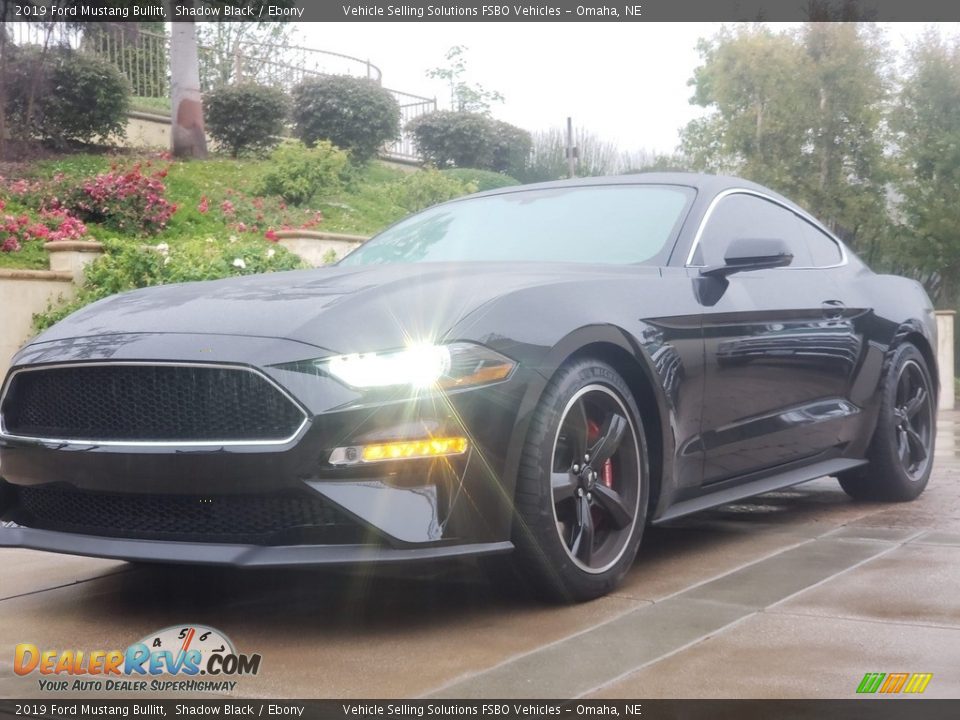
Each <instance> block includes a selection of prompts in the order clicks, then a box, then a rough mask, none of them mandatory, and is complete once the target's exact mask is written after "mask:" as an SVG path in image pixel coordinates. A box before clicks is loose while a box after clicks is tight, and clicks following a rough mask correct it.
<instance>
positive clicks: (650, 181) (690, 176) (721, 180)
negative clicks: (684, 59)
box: [469, 172, 794, 205]
mask: <svg viewBox="0 0 960 720" xmlns="http://www.w3.org/2000/svg"><path fill="white" fill-rule="evenodd" d="M597 185H683V186H686V187H691V188H695V189H696V190H698V191H702V192H703V193H704V194H707V195H713V194H715V193H718V192H722V191H723V190H728V189H732V188H745V189H748V190H757V191H760V192H763V193H765V194H767V195H771V196H772V197H775V198H777V199H778V200H783V201H784V202H788V203H789V202H790V201H789V200H787V199H786V198H784V197H782V196H781V195H779V194H778V193H776V192H774V191H773V190H771V189H770V188H767V187H764V186H763V185H758V184H757V183H754V182H750V181H749V180H744V179H743V178H738V177H734V176H732V175H708V174H706V173H692V172H649V173H637V174H634V175H604V176H599V177H580V178H572V179H570V180H553V181H550V182H541V183H531V184H529V185H510V186H508V187H503V188H497V189H495V190H488V191H486V192H482V193H475V194H473V195H470V196H469V197H483V196H487V195H503V194H505V193H511V192H519V191H526V190H550V189H553V188H572V187H591V186H593V187H595V186H597ZM790 204H791V205H793V204H794V203H790Z"/></svg>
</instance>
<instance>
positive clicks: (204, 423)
mask: <svg viewBox="0 0 960 720" xmlns="http://www.w3.org/2000/svg"><path fill="white" fill-rule="evenodd" d="M2 410H3V421H4V425H5V427H6V430H7V432H9V433H11V434H14V435H26V436H31V437H49V438H55V439H63V440H74V439H77V440H144V441H205V440H282V439H284V438H287V437H290V436H291V435H292V434H293V433H294V432H295V431H296V429H297V427H299V425H300V423H301V422H302V421H303V414H302V413H301V411H300V410H299V409H298V408H297V407H296V406H295V405H294V404H293V403H292V402H291V401H290V400H289V399H288V398H287V397H286V396H284V395H283V393H281V392H280V391H279V390H278V389H277V388H276V387H275V386H274V385H272V384H271V383H269V382H268V381H267V380H266V379H264V378H263V377H261V376H260V375H258V374H256V373H253V372H249V371H246V370H240V369H236V368H218V367H204V366H190V365H184V366H165V365H121V364H118V365H90V366H82V365H80V366H74V367H64V368H50V369H47V370H31V371H27V372H20V373H18V374H16V375H15V376H14V377H13V379H12V380H11V383H10V389H9V390H8V391H7V394H6V397H5V398H4V402H3V408H2Z"/></svg>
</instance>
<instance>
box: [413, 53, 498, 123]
mask: <svg viewBox="0 0 960 720" xmlns="http://www.w3.org/2000/svg"><path fill="white" fill-rule="evenodd" d="M467 50H468V48H467V47H466V46H465V45H454V46H453V47H452V48H450V49H449V50H447V54H446V60H447V64H446V65H445V66H440V67H435V68H433V69H432V70H427V77H428V78H431V79H433V80H443V81H444V82H445V83H447V85H448V86H449V87H450V109H451V110H455V111H457V112H469V113H482V114H484V115H489V114H490V106H491V105H492V104H493V103H495V102H503V101H504V97H503V95H501V94H500V93H499V92H497V91H496V90H487V89H486V88H484V87H483V85H480V84H479V83H474V84H472V85H468V84H467V83H466V81H465V80H464V78H463V76H464V75H465V74H466V72H467V58H466V54H467Z"/></svg>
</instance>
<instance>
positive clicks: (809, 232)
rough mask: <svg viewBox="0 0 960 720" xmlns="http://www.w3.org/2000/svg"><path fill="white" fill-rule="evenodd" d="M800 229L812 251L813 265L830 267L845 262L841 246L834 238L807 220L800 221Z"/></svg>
mask: <svg viewBox="0 0 960 720" xmlns="http://www.w3.org/2000/svg"><path fill="white" fill-rule="evenodd" d="M800 227H801V229H802V230H803V237H804V239H805V240H806V241H807V248H808V249H809V251H810V258H811V261H810V264H811V265H813V266H814V267H829V266H830V265H836V264H837V263H839V262H840V261H841V260H843V255H842V254H841V253H840V246H839V245H837V243H836V242H834V240H833V238H831V237H830V236H829V235H826V234H824V232H823V231H822V230H820V229H819V228H817V227H816V226H814V225H811V224H810V223H808V222H807V221H806V220H803V219H801V220H800Z"/></svg>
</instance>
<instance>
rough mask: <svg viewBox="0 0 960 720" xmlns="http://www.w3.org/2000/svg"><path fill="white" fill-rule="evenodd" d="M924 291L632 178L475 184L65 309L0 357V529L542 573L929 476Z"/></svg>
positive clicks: (745, 197)
mask: <svg viewBox="0 0 960 720" xmlns="http://www.w3.org/2000/svg"><path fill="white" fill-rule="evenodd" d="M935 347H936V336H935V324H934V316H933V308H932V307H931V304H930V301H929V300H928V298H927V296H926V294H925V293H924V291H923V289H922V288H921V286H920V285H918V284H917V283H915V282H913V281H911V280H907V279H904V278H899V277H891V276H882V275H876V274H874V273H873V272H871V271H870V270H869V269H868V268H867V267H866V266H865V265H864V264H863V263H862V262H861V261H860V260H858V259H857V257H856V256H855V255H854V254H853V253H852V252H850V250H849V249H847V248H846V247H844V245H843V243H842V242H840V241H839V240H837V239H836V238H835V237H834V236H833V235H831V234H830V232H828V231H827V230H826V229H825V228H824V227H823V225H821V224H820V223H818V222H817V221H816V220H814V219H813V218H811V217H810V216H809V215H808V214H807V213H806V212H804V211H803V210H801V209H800V208H799V207H797V206H796V205H794V204H793V203H791V202H790V201H788V200H786V199H785V198H783V197H780V196H779V195H777V194H776V193H773V192H771V191H769V190H767V189H765V188H763V187H760V186H757V185H754V184H752V183H749V182H745V181H743V180H738V179H736V178H728V177H713V176H703V175H688V174H648V175H637V176H631V177H619V178H600V179H588V180H576V181H569V182H557V183H549V184H541V185H530V186H525V187H513V188H507V189H503V190H497V191H493V192H488V193H483V194H479V195H474V196H471V197H468V198H464V199H460V200H456V201H453V202H449V203H446V204H443V205H439V206H436V207H433V208H430V209H428V210H426V211H424V212H421V213H419V214H417V215H413V216H411V217H409V218H407V219H405V220H403V221H401V222H399V223H397V224H396V225H394V226H393V227H391V228H389V229H387V230H386V231H384V232H383V233H381V234H380V235H378V236H377V237H375V238H374V239H372V240H370V241H369V242H368V243H366V244H365V245H363V246H362V247H360V248H359V249H357V250H356V251H355V252H353V253H352V254H351V255H349V256H347V257H346V258H345V259H343V260H342V261H341V262H340V263H339V264H337V265H336V266H334V267H330V268H324V269H318V270H308V271H296V272H289V273H277V274H271V275H263V276H256V277H246V278H238V279H230V280H222V281H216V282H204V283H191V284H185V285H174V286H167V287H158V288H151V289H148V290H140V291H135V292H130V293H125V294H122V295H117V296H114V297H110V298H108V299H106V300H102V301H100V302H98V303H96V304H94V305H91V306H89V307H87V308H85V309H83V310H81V311H79V312H77V313H75V314H74V315H72V316H70V317H69V318H67V319H66V320H64V321H63V322H61V323H59V324H58V325H56V326H55V327H53V328H51V329H50V330H48V331H47V332H45V333H43V334H42V335H40V336H39V337H37V338H35V339H34V340H33V341H32V342H30V343H29V344H28V345H27V346H25V347H24V348H23V349H22V350H21V351H20V352H19V353H18V354H17V355H16V357H15V358H14V361H13V365H12V368H11V370H10V372H9V374H8V375H7V378H6V381H5V383H4V386H3V391H2V400H0V412H2V416H0V419H2V427H0V473H2V476H3V478H4V481H3V482H2V483H0V490H2V496H0V503H2V504H0V508H2V519H3V520H4V523H3V526H2V527H0V545H10V546H19V547H29V548H39V549H43V550H52V551H56V552H64V553H76V554H82V555H95V556H103V557H115V558H128V559H136V560H145V561H158V562H177V563H221V564H232V565H246V566H251V565H312V564H326V563H359V562H389V561H400V560H404V561H405V560H417V559H427V558H450V557H454V556H468V555H488V554H497V553H506V552H508V551H512V552H513V553H514V555H515V559H516V561H518V562H519V563H520V564H521V567H523V568H524V569H525V571H526V575H527V576H528V577H530V578H533V580H534V581H535V582H536V583H537V584H538V585H539V586H540V587H541V588H542V589H543V590H544V592H546V593H547V594H549V595H551V596H553V597H556V598H563V599H587V598H591V597H595V596H598V595H600V594H602V593H605V592H608V591H609V590H611V589H612V588H613V587H614V586H615V585H616V584H617V582H618V580H620V578H621V577H622V576H623V575H624V573H625V572H626V571H627V569H628V568H629V567H630V564H631V563H632V562H633V559H634V555H635V553H636V551H637V547H638V545H639V543H640V538H641V535H642V534H643V529H644V527H645V526H646V525H647V524H648V523H662V522H664V521H667V520H671V519H673V518H676V517H678V516H681V515H684V514H687V513H691V512H694V511H697V510H701V509H703V508H708V507H711V506H715V505H719V504H722V503H728V502H731V501H734V500H737V499H740V498H744V497H747V496H750V495H755V494H757V493H763V492H766V491H770V490H775V489H777V488H782V487H785V486H788V485H793V484H796V483H800V482H803V481H806V480H811V479H813V478H817V477H821V476H824V475H835V476H837V477H838V478H839V480H840V483H841V485H842V486H843V488H844V489H845V490H846V491H847V492H848V493H849V494H850V495H852V496H853V497H855V498H872V499H884V500H909V499H912V498H915V497H916V496H917V495H919V494H920V493H921V492H922V491H923V489H924V486H925V485H926V483H927V480H928V478H929V475H930V469H931V463H932V454H933V453H932V448H933V442H934V435H935V428H934V423H935V417H936V415H935V406H936V396H937V385H936V378H937V373H936V372H935V358H934V353H933V348H935Z"/></svg>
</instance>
